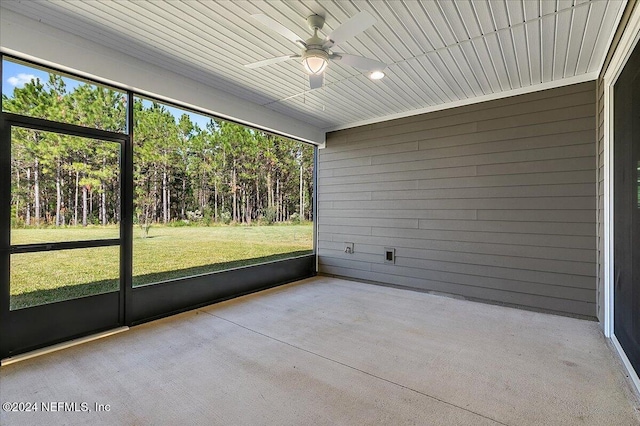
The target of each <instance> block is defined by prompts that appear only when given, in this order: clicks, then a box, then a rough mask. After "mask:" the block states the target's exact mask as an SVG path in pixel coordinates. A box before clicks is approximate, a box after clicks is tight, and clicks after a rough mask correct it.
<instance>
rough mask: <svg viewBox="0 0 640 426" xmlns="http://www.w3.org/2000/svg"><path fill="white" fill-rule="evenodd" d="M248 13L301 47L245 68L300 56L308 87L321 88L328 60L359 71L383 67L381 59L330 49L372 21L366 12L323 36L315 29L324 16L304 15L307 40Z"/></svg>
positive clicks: (267, 18) (273, 21) (384, 65)
mask: <svg viewBox="0 0 640 426" xmlns="http://www.w3.org/2000/svg"><path fill="white" fill-rule="evenodd" d="M251 16H252V17H253V18H254V19H256V20H257V21H259V22H261V23H262V24H264V25H266V26H267V27H269V28H271V29H272V30H274V31H275V32H277V33H279V34H280V35H282V36H284V37H286V38H288V39H289V40H291V41H292V42H294V43H296V44H297V45H298V46H300V47H302V52H301V53H300V54H291V55H287V56H279V57H277V58H270V59H265V60H262V61H258V62H254V63H251V64H247V65H245V67H247V68H260V67H264V66H267V65H272V64H277V63H279V62H284V61H288V60H290V59H297V58H302V65H303V67H304V70H305V71H306V73H307V74H309V86H310V87H311V89H317V88H318V87H322V82H323V80H324V71H325V70H326V68H327V65H328V63H329V61H340V62H342V63H343V64H346V65H350V66H352V67H354V68H358V69H360V70H362V71H373V72H376V71H378V72H381V71H382V70H383V69H384V68H385V67H386V66H387V64H385V63H384V62H380V61H376V60H375V59H369V58H364V57H362V56H356V55H349V54H346V53H338V52H333V51H332V50H331V49H332V48H333V47H334V46H336V45H338V44H340V43H342V42H344V41H346V40H348V39H350V38H351V37H353V36H355V35H357V34H359V33H361V32H362V31H364V30H366V29H367V28H369V27H370V26H372V25H373V24H375V23H376V18H375V17H374V16H373V15H372V14H370V13H369V12H367V11H362V12H359V13H357V14H356V15H354V16H353V17H351V18H350V19H349V20H348V21H347V22H345V23H344V24H342V25H340V26H339V27H338V28H336V29H335V30H333V32H331V34H329V35H327V36H326V37H325V38H320V37H318V30H321V29H322V27H323V26H324V17H322V16H320V15H311V16H309V17H308V18H307V23H308V24H309V28H311V30H313V36H312V37H311V38H308V39H307V40H303V39H302V38H301V37H299V36H297V35H296V34H295V33H294V32H293V31H291V30H290V29H288V28H287V27H285V26H284V25H282V24H280V23H279V22H277V21H275V20H274V19H271V18H269V17H268V16H266V15H263V14H256V15H251ZM378 75H381V76H383V75H384V74H382V73H380V74H378Z"/></svg>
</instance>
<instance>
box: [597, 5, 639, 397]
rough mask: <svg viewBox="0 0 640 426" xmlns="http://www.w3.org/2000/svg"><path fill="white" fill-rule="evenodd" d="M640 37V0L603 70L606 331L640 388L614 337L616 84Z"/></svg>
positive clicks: (634, 373) (635, 374) (636, 376)
mask: <svg viewBox="0 0 640 426" xmlns="http://www.w3.org/2000/svg"><path fill="white" fill-rule="evenodd" d="M639 39H640V2H638V3H637V4H636V6H635V8H634V10H633V12H632V13H631V17H630V18H629V22H628V23H627V27H626V28H625V30H624V32H623V34H622V37H621V39H620V42H619V44H618V47H617V48H616V51H615V52H614V54H613V57H612V58H611V62H610V63H609V66H608V68H607V70H606V72H605V74H604V82H603V84H604V241H603V242H604V334H605V336H606V337H608V338H610V339H611V340H612V342H613V344H614V346H615V348H616V349H617V351H618V352H619V354H620V357H621V358H622V361H623V363H624V365H625V367H626V369H627V370H628V373H629V377H630V378H631V380H632V382H633V383H634V384H635V386H636V388H637V389H638V391H639V392H640V379H639V378H638V374H637V373H636V372H635V371H634V370H633V367H632V366H631V363H630V362H629V359H628V358H627V356H626V354H625V353H624V351H623V349H622V347H621V346H620V343H619V342H618V340H617V339H616V337H615V334H614V329H613V325H614V324H613V321H614V316H613V310H614V292H613V287H614V284H615V277H614V276H613V260H614V257H613V254H614V253H613V226H614V223H613V130H614V129H613V118H614V117H613V105H614V103H613V86H614V84H615V83H616V81H617V80H618V77H619V76H620V73H621V72H622V70H623V68H624V66H625V64H626V63H627V60H628V59H629V56H631V53H632V52H633V49H634V48H635V46H636V44H637V43H638V40H639Z"/></svg>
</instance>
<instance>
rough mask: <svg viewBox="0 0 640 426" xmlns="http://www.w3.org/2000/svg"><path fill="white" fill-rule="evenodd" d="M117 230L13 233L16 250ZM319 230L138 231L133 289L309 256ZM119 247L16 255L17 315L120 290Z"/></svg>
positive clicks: (217, 228) (281, 227) (13, 280)
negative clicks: (33, 308) (29, 308)
mask: <svg viewBox="0 0 640 426" xmlns="http://www.w3.org/2000/svg"><path fill="white" fill-rule="evenodd" d="M117 237H118V229H117V228H116V227H111V228H102V227H94V228H63V229H55V228H48V229H15V230H12V235H11V243H12V244H28V243H36V242H57V241H71V240H73V241H78V240H92V239H102V238H117ZM312 248H313V225H312V224H303V225H274V226H214V227H193V226H189V227H166V226H154V227H152V228H151V230H150V232H149V236H148V237H147V238H141V231H140V229H138V228H136V229H135V233H134V241H133V285H134V286H139V285H144V284H151V283H156V282H160V281H166V280H170V279H175V278H181V277H187V276H192V275H198V274H204V273H208V272H214V271H219V270H224V269H230V268H237V267H240V266H245V265H251V264H256V263H262V262H266V261H270V260H277V259H283V258H287V257H291V256H295V255H301V254H307V253H311V252H312ZM118 277H119V247H117V246H116V247H99V248H89V249H74V250H60V251H49V252H40V253H25V254H16V255H12V256H11V309H18V308H22V307H27V306H33V305H38V304H42V303H49V302H54V301H58V300H65V299H69V298H75V297H81V296H87V295H91V294H97V293H103V292H106V291H113V290H117V289H118V286H119V278H118Z"/></svg>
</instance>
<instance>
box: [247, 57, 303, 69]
mask: <svg viewBox="0 0 640 426" xmlns="http://www.w3.org/2000/svg"><path fill="white" fill-rule="evenodd" d="M299 57H300V55H287V56H278V57H277V58H269V59H264V60H262V61H258V62H253V63H251V64H246V65H245V67H247V68H251V69H253V68H260V67H265V66H267V65H272V64H277V63H279V62H284V61H288V60H289V59H293V58H299Z"/></svg>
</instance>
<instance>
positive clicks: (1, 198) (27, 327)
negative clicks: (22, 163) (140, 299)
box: [0, 112, 132, 358]
mask: <svg viewBox="0 0 640 426" xmlns="http://www.w3.org/2000/svg"><path fill="white" fill-rule="evenodd" d="M13 127H17V128H26V129H30V130H39V131H45V132H52V133H57V134H64V135H69V136H77V137H83V138H88V139H94V140H100V141H104V142H115V143H118V144H120V158H121V159H120V167H119V169H120V170H119V172H120V176H121V178H120V182H121V184H120V194H119V196H120V198H121V200H122V201H123V202H121V211H120V218H121V223H120V237H119V238H115V239H101V240H91V241H68V242H57V243H42V244H22V245H11V129H12V128H13ZM130 141H131V138H130V135H129V134H124V133H116V132H110V131H105V130H100V129H92V128H87V127H83V126H77V125H73V124H66V123H59V122H53V121H49V120H45V119H40V118H34V117H27V116H22V115H17V114H12V113H8V112H2V114H1V117H0V211H1V213H0V265H1V266H2V268H0V269H1V270H2V273H1V283H0V294H1V296H0V331H1V334H2V338H1V339H0V358H5V357H7V356H11V355H14V354H16V353H20V352H25V351H28V350H32V349H36V348H39V347H43V346H48V345H51V344H55V343H58V342H61V341H64V340H69V339H73V338H75V337H79V336H82V335H86V334H89V333H95V332H99V331H104V330H107V329H112V328H115V327H118V326H121V325H123V324H124V322H125V312H124V303H125V294H124V293H125V289H126V285H127V283H126V282H125V281H126V277H127V275H125V274H123V273H122V271H121V273H120V286H119V290H118V291H115V292H109V293H102V294H96V295H91V296H86V297H80V298H75V299H70V300H64V301H59V302H54V303H48V304H43V305H37V306H32V307H28V308H22V309H16V310H11V309H10V300H11V296H10V287H11V283H10V262H11V255H12V254H20V253H35V252H46V251H56V250H66V249H81V248H93V247H111V246H119V247H120V264H121V269H123V267H124V266H123V263H124V262H123V261H122V260H123V255H126V249H125V248H124V246H125V244H123V242H125V241H126V240H127V237H129V235H128V234H130V233H131V232H132V231H130V229H131V226H130V224H129V223H128V222H129V221H130V220H131V218H130V217H129V216H131V214H130V212H131V209H130V206H128V203H126V202H124V201H125V200H126V198H124V195H125V191H127V189H129V190H131V191H132V189H131V188H128V187H129V186H132V184H131V185H129V184H128V180H126V177H127V176H126V174H125V173H123V171H124V169H125V168H126V167H123V166H126V165H127V160H129V159H130V155H127V151H128V150H129V148H130V144H131V142H130ZM125 214H126V216H125Z"/></svg>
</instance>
